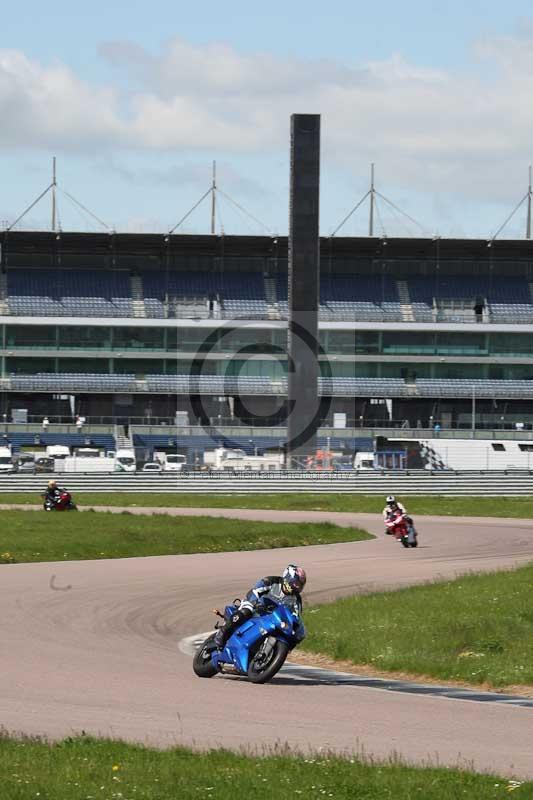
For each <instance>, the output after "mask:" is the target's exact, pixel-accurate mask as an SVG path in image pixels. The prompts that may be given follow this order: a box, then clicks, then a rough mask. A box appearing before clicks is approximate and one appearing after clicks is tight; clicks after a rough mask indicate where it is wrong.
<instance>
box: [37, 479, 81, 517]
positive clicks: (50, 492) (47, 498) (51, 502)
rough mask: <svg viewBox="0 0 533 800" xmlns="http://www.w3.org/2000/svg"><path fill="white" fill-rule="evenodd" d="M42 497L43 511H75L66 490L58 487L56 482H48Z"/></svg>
mask: <svg viewBox="0 0 533 800" xmlns="http://www.w3.org/2000/svg"><path fill="white" fill-rule="evenodd" d="M42 497H43V498H44V507H45V511H50V510H52V509H55V510H57V511H65V510H66V511H70V510H75V509H76V506H75V504H74V503H73V502H72V497H71V495H70V492H69V491H68V489H65V487H64V486H58V485H57V481H54V480H51V481H48V486H47V488H46V492H45V493H44V494H43V495H42Z"/></svg>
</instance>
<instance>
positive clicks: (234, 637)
mask: <svg viewBox="0 0 533 800" xmlns="http://www.w3.org/2000/svg"><path fill="white" fill-rule="evenodd" d="M236 610H237V607H236V606H234V605H231V606H226V608H225V610H224V617H225V618H226V619H228V618H229V617H231V616H232V615H233V614H234V613H235V611H236ZM215 635H216V634H214V633H213V634H212V635H211V636H209V637H208V638H207V639H206V640H205V642H204V643H203V644H202V646H201V647H200V649H199V650H198V651H197V652H196V655H195V656H194V660H193V669H194V671H195V673H196V674H197V675H198V676H199V677H200V678H212V677H213V676H214V675H216V674H217V672H222V673H227V674H232V675H247V676H248V678H249V680H250V681H252V683H266V682H267V681H269V680H271V679H272V678H273V677H274V675H275V674H276V673H277V672H278V671H279V670H280V669H281V667H282V666H283V664H284V663H285V659H286V658H287V656H288V654H289V653H290V651H291V650H293V648H294V647H296V645H297V644H298V643H299V642H301V641H302V639H304V637H305V627H304V624H303V622H302V620H301V618H300V615H299V613H298V610H297V609H296V608H292V607H289V606H287V605H284V604H283V603H278V602H276V601H275V600H273V599H271V598H268V600H267V601H266V602H264V601H263V603H262V605H260V606H258V608H257V609H256V611H255V613H254V615H253V617H251V618H250V619H248V620H246V621H245V622H243V624H242V625H241V626H240V627H239V628H237V630H235V631H234V632H233V633H232V634H231V636H230V637H229V639H228V641H227V642H226V645H225V647H224V649H223V650H218V649H217V646H216V644H215Z"/></svg>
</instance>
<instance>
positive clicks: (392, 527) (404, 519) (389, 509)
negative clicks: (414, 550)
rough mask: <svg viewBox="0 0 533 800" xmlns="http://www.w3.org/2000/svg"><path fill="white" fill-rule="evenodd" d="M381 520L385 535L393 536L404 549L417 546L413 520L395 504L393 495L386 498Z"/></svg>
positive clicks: (400, 505) (402, 508)
mask: <svg viewBox="0 0 533 800" xmlns="http://www.w3.org/2000/svg"><path fill="white" fill-rule="evenodd" d="M383 519H384V522H385V526H386V528H385V533H386V534H387V535H389V536H391V535H392V536H395V537H396V539H397V540H398V541H400V542H401V543H402V544H403V545H404V547H409V546H411V547H416V546H417V543H418V542H417V533H416V529H415V526H414V523H413V520H412V519H411V517H410V516H409V515H408V514H407V509H406V508H405V507H404V506H403V505H402V504H401V503H398V502H397V500H396V498H395V497H394V495H389V496H388V497H387V505H386V506H385V508H384V509H383Z"/></svg>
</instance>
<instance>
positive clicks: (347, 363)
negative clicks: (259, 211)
mask: <svg viewBox="0 0 533 800" xmlns="http://www.w3.org/2000/svg"><path fill="white" fill-rule="evenodd" d="M0 243H1V273H0V326H1V331H0V334H1V340H0V341H1V404H2V407H1V413H2V414H3V415H6V416H5V417H4V419H8V420H9V419H10V418H11V415H12V412H13V409H20V408H23V409H27V410H28V414H29V417H30V419H31V418H32V417H33V418H39V419H40V418H42V417H43V416H44V415H48V416H49V417H53V416H54V417H63V418H65V417H68V416H69V415H71V414H72V409H73V408H74V409H75V412H76V413H77V414H81V415H83V416H85V417H86V418H87V419H101V418H108V419H109V418H114V419H115V420H120V421H125V420H128V419H129V420H134V421H135V420H137V421H138V422H141V421H144V422H146V421H154V422H155V421H157V420H162V421H164V420H167V421H168V420H170V421H171V420H173V419H175V415H176V412H182V415H181V416H180V418H181V419H182V420H184V419H188V421H189V423H190V424H191V425H200V426H203V427H204V428H207V429H208V433H207V434H206V435H209V431H210V430H211V429H212V427H213V426H216V427H217V429H220V428H221V427H223V426H224V425H227V424H229V423H231V424H232V425H236V424H238V423H239V422H242V423H245V424H247V425H253V426H254V427H255V428H257V429H260V428H263V427H268V428H269V429H271V428H272V427H273V426H276V425H279V426H283V425H284V420H285V414H286V394H287V377H286V376H287V354H286V343H287V313H288V307H287V238H286V237H277V238H270V237H255V236H191V235H176V236H174V235H173V236H163V235H159V234H157V235H142V234H110V235H108V234H87V233H55V232H54V233H40V232H39V233H38V232H13V231H11V232H9V233H8V232H4V233H3V234H0ZM320 248H321V253H320V264H321V288H320V311H319V319H320V323H319V344H320V356H319V361H320V373H321V376H322V377H321V378H320V379H319V392H320V394H321V396H322V412H323V422H324V424H325V425H331V424H332V422H333V415H334V414H336V413H337V414H338V413H341V414H345V415H346V425H347V427H348V428H350V427H353V428H358V427H363V426H367V425H370V424H372V425H379V424H382V425H391V424H396V425H401V424H403V426H404V427H410V428H416V427H425V428H427V427H433V425H434V424H436V423H438V424H439V425H440V426H441V427H442V428H443V429H445V428H447V427H465V428H469V427H470V426H471V424H472V412H473V411H474V414H475V416H474V422H475V424H476V426H477V427H482V426H483V425H486V426H499V425H503V424H514V423H516V422H518V423H519V424H520V425H524V427H526V428H527V427H528V426H530V425H531V423H532V422H533V244H532V243H531V242H530V241H508V240H501V241H490V242H487V241H479V240H444V239H435V240H432V239H379V238H344V237H342V238H341V237H338V238H337V237H335V238H322V239H321V242H320ZM185 415H188V416H185ZM280 436H281V434H278V435H277V436H276V437H275V438H276V444H278V440H280ZM281 438H282V436H281Z"/></svg>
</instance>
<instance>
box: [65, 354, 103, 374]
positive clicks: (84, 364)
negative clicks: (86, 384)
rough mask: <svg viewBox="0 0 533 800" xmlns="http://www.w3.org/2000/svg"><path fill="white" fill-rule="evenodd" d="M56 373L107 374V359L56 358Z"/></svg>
mask: <svg viewBox="0 0 533 800" xmlns="http://www.w3.org/2000/svg"><path fill="white" fill-rule="evenodd" d="M57 371H58V372H95V373H97V374H102V373H108V372H109V359H108V358H58V360H57Z"/></svg>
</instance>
